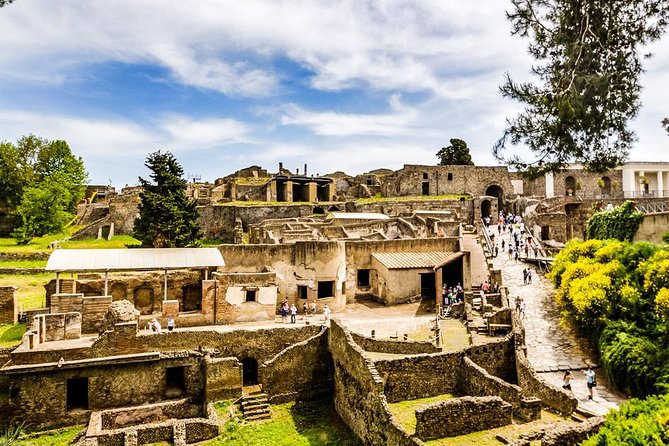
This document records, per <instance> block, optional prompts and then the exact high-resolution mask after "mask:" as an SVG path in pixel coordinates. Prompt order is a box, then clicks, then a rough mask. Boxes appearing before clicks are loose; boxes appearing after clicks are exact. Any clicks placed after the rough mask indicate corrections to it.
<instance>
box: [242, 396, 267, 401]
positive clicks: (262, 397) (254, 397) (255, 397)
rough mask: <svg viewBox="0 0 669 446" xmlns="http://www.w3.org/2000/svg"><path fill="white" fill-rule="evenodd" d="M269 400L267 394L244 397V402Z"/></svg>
mask: <svg viewBox="0 0 669 446" xmlns="http://www.w3.org/2000/svg"><path fill="white" fill-rule="evenodd" d="M254 402H267V395H258V396H252V397H246V396H245V397H243V398H242V403H254Z"/></svg>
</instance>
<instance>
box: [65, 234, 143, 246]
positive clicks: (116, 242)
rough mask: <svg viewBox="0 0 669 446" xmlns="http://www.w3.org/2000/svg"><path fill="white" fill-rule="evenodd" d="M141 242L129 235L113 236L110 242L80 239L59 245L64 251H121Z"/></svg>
mask: <svg viewBox="0 0 669 446" xmlns="http://www.w3.org/2000/svg"><path fill="white" fill-rule="evenodd" d="M140 244H141V242H140V241H139V240H137V239H136V238H134V237H132V236H130V235H115V236H114V237H112V239H111V240H107V239H94V238H89V239H82V240H68V241H65V242H62V243H60V247H61V248H64V249H123V248H126V247H127V246H126V245H140Z"/></svg>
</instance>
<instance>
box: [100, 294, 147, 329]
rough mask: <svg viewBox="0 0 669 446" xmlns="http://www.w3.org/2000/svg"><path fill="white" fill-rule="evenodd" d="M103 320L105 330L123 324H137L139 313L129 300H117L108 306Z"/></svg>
mask: <svg viewBox="0 0 669 446" xmlns="http://www.w3.org/2000/svg"><path fill="white" fill-rule="evenodd" d="M104 320H105V327H107V328H111V327H113V326H114V325H115V324H120V323H124V322H132V321H135V322H138V321H139V311H138V310H137V309H135V306H134V305H133V304H132V302H130V301H129V300H125V299H124V300H117V301H114V302H111V303H110V304H109V308H108V309H107V313H106V314H105V316H104Z"/></svg>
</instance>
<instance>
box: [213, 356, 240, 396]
mask: <svg viewBox="0 0 669 446" xmlns="http://www.w3.org/2000/svg"><path fill="white" fill-rule="evenodd" d="M204 365H205V368H204V369H205V371H204V373H205V389H204V397H205V399H206V400H207V401H221V400H235V399H237V398H239V397H241V396H242V384H243V383H242V364H241V363H240V362H239V360H238V359H237V358H210V357H206V358H205V362H204Z"/></svg>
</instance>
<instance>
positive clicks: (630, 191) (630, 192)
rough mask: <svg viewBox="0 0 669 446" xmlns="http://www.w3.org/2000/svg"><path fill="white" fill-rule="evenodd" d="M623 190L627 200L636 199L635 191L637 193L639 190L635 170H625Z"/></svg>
mask: <svg viewBox="0 0 669 446" xmlns="http://www.w3.org/2000/svg"><path fill="white" fill-rule="evenodd" d="M621 188H622V190H623V196H624V197H625V198H633V197H634V191H636V188H637V185H636V180H635V175H634V169H632V168H623V184H622V185H621Z"/></svg>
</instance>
